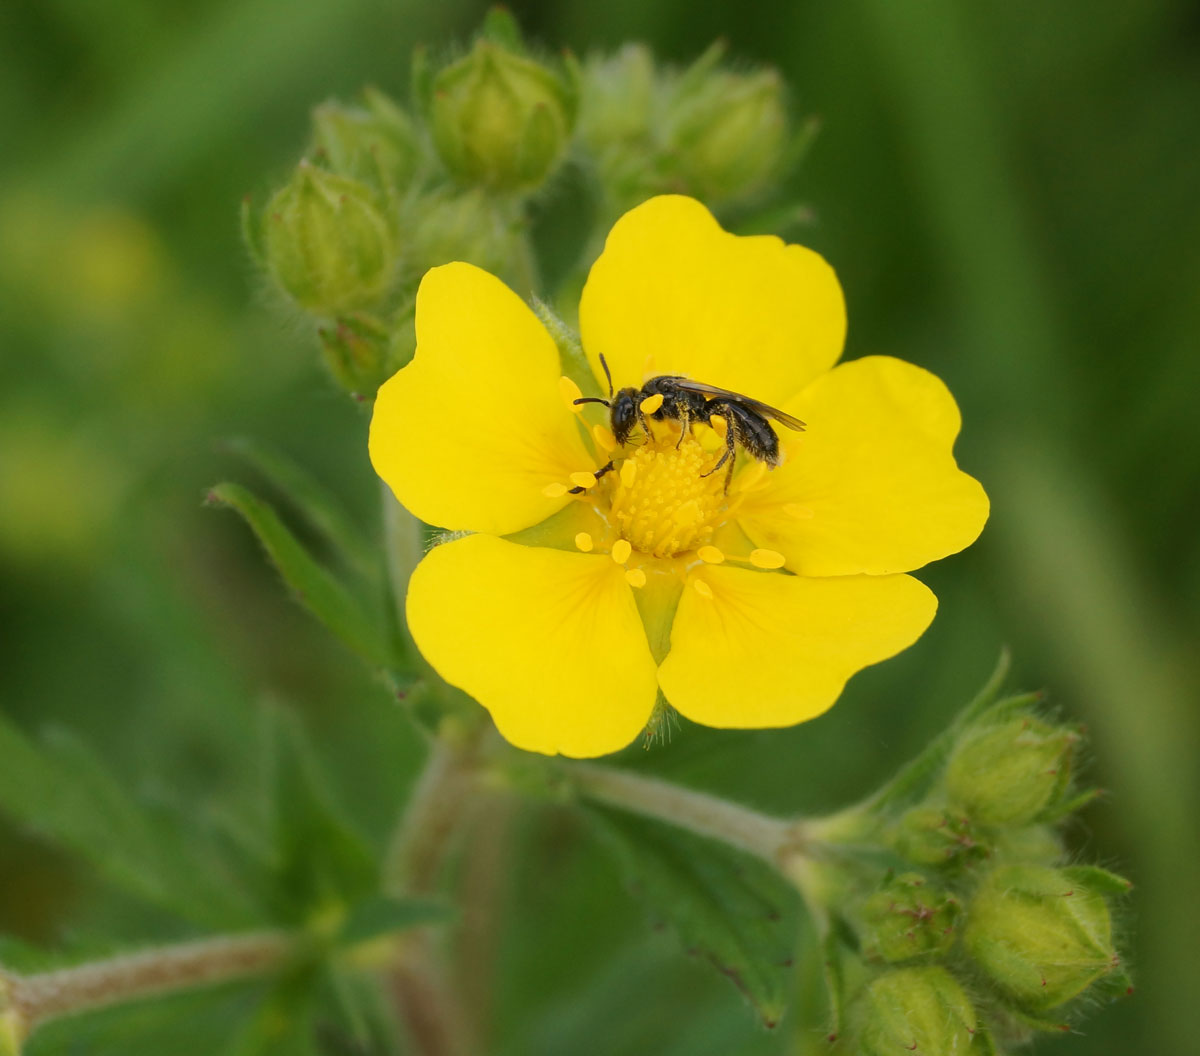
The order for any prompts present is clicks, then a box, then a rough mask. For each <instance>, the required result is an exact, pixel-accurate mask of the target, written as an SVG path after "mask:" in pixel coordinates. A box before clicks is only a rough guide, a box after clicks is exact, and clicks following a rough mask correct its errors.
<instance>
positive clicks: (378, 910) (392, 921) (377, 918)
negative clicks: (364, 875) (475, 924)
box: [338, 895, 454, 946]
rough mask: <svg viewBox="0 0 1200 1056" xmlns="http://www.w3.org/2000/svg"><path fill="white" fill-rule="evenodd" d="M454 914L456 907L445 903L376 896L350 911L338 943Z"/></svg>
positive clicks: (364, 939)
mask: <svg viewBox="0 0 1200 1056" xmlns="http://www.w3.org/2000/svg"><path fill="white" fill-rule="evenodd" d="M453 917H454V912H453V910H452V909H451V908H450V907H449V906H448V905H446V904H445V903H444V902H435V901H433V900H431V899H416V898H391V897H389V896H387V895H375V896H373V897H370V898H367V899H364V900H363V901H362V902H359V903H358V905H356V906H355V907H354V908H353V909H352V910H351V911H350V914H349V916H347V918H346V921H345V923H344V924H343V925H342V928H341V931H340V932H339V933H338V943H339V944H340V945H342V946H354V945H357V944H358V943H360V942H369V941H370V940H371V939H377V938H379V937H380V936H382V935H391V934H393V933H394V932H397V931H405V930H407V929H408V928H415V927H419V926H420V925H422V924H444V923H446V922H447V921H449V920H451V919H453Z"/></svg>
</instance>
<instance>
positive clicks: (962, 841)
mask: <svg viewBox="0 0 1200 1056" xmlns="http://www.w3.org/2000/svg"><path fill="white" fill-rule="evenodd" d="M891 842H892V845H893V847H894V848H895V850H896V852H897V853H898V854H899V855H900V856H901V857H902V858H906V859H907V860H908V861H910V862H912V863H913V864H914V865H940V866H953V867H961V866H964V865H969V864H970V863H972V862H976V861H980V860H981V859H984V858H987V857H988V855H989V854H990V850H989V848H988V846H987V845H986V844H983V843H980V842H979V840H978V838H977V836H976V834H975V833H974V832H973V831H972V828H971V823H970V820H969V819H967V818H965V817H963V815H962V813H961V812H958V811H953V810H949V809H947V808H945V807H913V808H912V809H911V810H909V811H907V812H906V813H905V814H904V815H903V817H901V818H900V821H899V823H898V825H897V827H896V830H895V832H894V833H893V836H892V841H891Z"/></svg>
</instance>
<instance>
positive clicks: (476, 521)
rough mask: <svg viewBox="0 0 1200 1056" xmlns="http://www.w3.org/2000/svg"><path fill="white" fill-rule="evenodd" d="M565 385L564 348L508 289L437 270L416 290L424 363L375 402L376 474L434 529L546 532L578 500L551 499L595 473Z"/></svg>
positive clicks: (465, 269)
mask: <svg viewBox="0 0 1200 1056" xmlns="http://www.w3.org/2000/svg"><path fill="white" fill-rule="evenodd" d="M561 376H562V370H561V368H560V365H559V358H558V349H557V348H556V347H555V345H554V341H553V340H552V339H551V337H550V335H549V334H547V333H546V330H545V328H544V327H543V326H542V324H541V323H540V322H539V321H538V319H537V316H535V315H534V314H533V312H532V311H530V309H529V308H528V307H527V306H526V305H525V303H524V302H523V301H522V300H521V299H520V298H519V297H518V296H517V295H516V294H515V293H513V292H512V290H510V289H509V288H508V287H507V286H505V285H504V283H502V282H501V281H500V280H499V279H497V278H495V277H494V276H492V275H489V274H488V273H487V272H486V271H483V270H481V269H480V268H476V267H474V266H473V265H471V264H461V263H457V264H447V265H445V266H444V267H440V268H433V269H432V270H431V271H429V272H427V273H426V275H425V277H424V278H423V279H422V280H421V287H420V289H419V290H418V291H417V353H416V356H415V357H414V359H413V361H412V362H411V363H410V364H409V365H408V366H406V367H405V368H404V369H403V370H401V371H399V372H398V373H397V374H396V375H395V376H394V377H392V378H391V379H389V380H388V381H387V382H385V383H384V385H383V386H382V387H381V388H380V390H379V394H378V396H377V397H376V399H375V414H374V417H373V418H372V419H371V438H370V452H371V463H372V465H373V466H374V467H375V472H376V473H378V474H379V475H380V476H381V477H382V478H383V479H384V480H385V481H387V483H388V485H389V486H390V487H391V489H392V491H393V492H394V493H395V495H396V498H397V499H399V501H400V503H401V504H402V505H404V506H406V507H407V508H408V509H410V510H411V511H412V512H413V513H415V514H416V515H417V516H418V517H420V518H421V520H423V521H427V522H428V523H430V524H436V525H440V526H441V527H443V528H451V529H455V530H468V531H480V532H494V533H496V534H497V535H505V534H507V533H509V532H515V531H519V530H520V529H522V528H527V527H529V526H530V525H533V524H537V523H538V522H539V521H542V520H544V519H545V518H546V517H549V516H550V515H551V514H552V513H554V512H555V511H556V510H558V509H560V508H561V507H562V506H563V505H564V504H565V503H566V502H568V501H570V500H568V499H565V498H562V497H558V498H553V499H552V498H547V497H546V496H545V495H544V494H543V493H542V489H543V488H545V487H546V485H547V484H550V483H552V482H555V481H565V480H566V479H567V476H568V474H570V473H572V472H577V471H579V470H584V469H590V468H592V467H593V466H595V460H594V459H593V458H592V457H591V456H590V455H589V454H588V453H587V450H586V449H585V448H584V446H583V442H582V440H581V439H580V436H579V429H578V426H577V425H576V422H575V418H574V415H572V414H570V413H569V411H568V410H567V409H566V407H565V406H564V403H563V396H562V393H561V390H560V388H559V379H560V378H561Z"/></svg>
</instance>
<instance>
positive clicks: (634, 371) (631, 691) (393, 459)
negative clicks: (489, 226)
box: [370, 196, 988, 757]
mask: <svg viewBox="0 0 1200 1056" xmlns="http://www.w3.org/2000/svg"><path fill="white" fill-rule="evenodd" d="M579 321H580V336H581V339H582V344H583V348H584V351H585V353H586V355H587V358H588V361H589V362H590V364H591V367H592V370H593V372H594V374H595V377H596V381H597V386H598V389H597V391H598V392H599V393H601V394H606V393H607V392H608V383H607V380H606V379H605V375H604V372H603V370H602V368H601V360H600V357H601V356H602V355H603V357H604V359H605V360H606V361H607V364H608V366H609V368H610V370H611V373H612V378H613V382H614V384H615V385H616V387H617V388H618V389H619V388H621V387H624V386H633V387H636V388H640V387H641V386H642V385H643V383H644V382H645V381H646V380H647V379H649V378H651V377H655V376H657V375H662V374H679V375H684V376H686V377H688V378H690V379H693V380H695V381H700V382H703V383H706V384H708V385H714V386H720V387H722V388H725V389H729V390H732V391H733V392H736V393H740V394H744V395H745V396H748V397H751V398H753V399H754V400H758V401H761V402H762V403H765V404H769V405H771V406H772V407H776V408H779V409H780V410H782V411H784V412H786V413H787V414H789V415H793V416H795V417H797V418H800V419H802V420H803V421H804V422H806V423H807V430H806V431H804V432H793V431H791V430H789V429H785V428H777V430H776V431H777V432H778V433H779V442H780V447H781V454H782V464H781V465H779V466H778V467H777V468H773V469H772V468H770V467H769V466H768V465H766V464H765V463H764V462H762V461H759V460H757V459H755V458H753V457H751V456H750V455H748V454H747V453H745V452H740V453H739V455H738V457H737V460H736V463H735V469H734V472H733V475H732V477H731V478H729V479H728V480H727V477H726V473H725V470H724V469H721V470H720V471H719V472H709V471H710V470H712V469H713V467H714V466H715V465H716V464H717V460H718V459H719V458H720V456H721V454H722V452H723V451H724V441H723V439H722V437H721V435H720V432H721V430H722V426H723V425H724V422H723V420H722V419H720V418H719V417H714V419H713V422H712V424H711V425H707V424H692V425H691V426H690V428H688V429H687V430H686V432H681V430H680V428H679V425H678V423H676V422H673V421H670V420H664V421H655V420H653V419H652V418H651V419H650V420H649V421H648V425H649V433H648V435H647V434H644V433H643V431H642V430H641V429H640V428H639V429H637V430H636V431H635V434H634V435H633V436H632V437H631V439H630V441H629V442H628V443H627V444H625V445H617V444H616V442H615V440H614V438H613V435H612V432H611V430H610V429H609V428H608V419H607V417H606V414H607V412H606V411H605V410H604V408H603V407H600V406H597V405H594V404H592V405H578V404H576V403H575V402H574V400H575V399H576V398H577V397H578V396H579V395H580V390H579V387H578V386H577V385H576V383H575V382H573V381H571V380H570V379H569V378H566V377H564V376H563V367H562V365H561V363H560V358H559V353H558V349H557V346H556V345H555V342H554V340H553V339H552V338H551V336H550V334H549V333H548V332H547V331H546V329H545V328H544V327H543V325H542V324H541V322H540V321H539V320H538V318H537V316H536V315H535V314H534V312H533V311H532V310H531V309H530V308H529V307H528V306H527V305H526V304H525V303H524V302H523V301H522V300H521V299H520V298H519V297H518V296H517V295H516V294H515V293H513V292H512V291H511V290H510V289H509V288H508V287H507V286H505V285H504V284H503V283H502V282H500V280H499V279H496V278H494V277H493V276H491V275H489V274H488V273H487V272H484V271H482V270H480V269H479V268H476V267H473V266H471V265H469V264H461V263H458V264H447V265H445V266H444V267H439V268H434V269H433V270H431V271H430V272H429V273H428V274H426V276H425V278H424V279H423V280H422V282H421V287H420V290H419V292H418V294H417V316H416V322H417V352H416V356H415V358H414V359H413V361H412V363H410V364H409V365H408V366H406V367H405V368H404V369H403V370H401V371H400V372H399V373H397V374H396V375H395V376H394V377H393V378H392V379H391V380H389V381H388V382H387V383H386V384H384V386H383V387H382V388H381V389H380V391H379V395H378V398H377V400H376V403H375V413H374V418H373V420H372V423H371V437H370V452H371V460H372V463H373V464H374V466H375V469H376V471H377V472H378V473H379V475H380V476H381V477H382V478H383V479H384V480H385V481H386V482H387V483H388V485H389V486H390V487H391V489H392V491H393V492H394V493H395V496H396V498H397V499H398V500H399V501H400V502H401V503H402V504H403V505H404V506H406V507H407V508H408V509H409V510H411V511H412V512H413V513H414V514H415V515H416V516H418V517H420V518H421V519H422V520H424V521H426V522H428V523H430V524H433V525H437V526H439V527H442V528H445V529H448V530H450V531H452V532H454V533H460V532H462V533H469V534H466V535H463V536H460V537H457V538H453V539H451V540H450V541H448V542H445V543H442V544H441V545H439V546H436V547H434V548H433V550H431V551H430V553H429V554H427V555H426V557H425V558H424V560H422V561H421V563H420V565H418V567H417V569H416V571H415V572H414V573H413V576H412V580H411V582H410V584H409V591H408V598H407V614H408V622H409V626H410V628H411V631H412V635H413V638H414V640H415V641H416V643H417V645H418V647H419V648H420V649H421V652H422V653H423V654H424V655H425V657H426V659H427V660H428V661H429V662H430V664H432V665H433V667H434V668H435V669H436V670H437V671H438V673H439V674H440V675H441V676H442V677H443V678H445V679H446V681H447V682H449V683H451V684H452V685H455V686H458V687H460V688H461V689H463V690H465V691H466V692H467V693H469V694H471V696H473V697H474V698H475V699H477V700H478V701H479V702H480V703H481V704H482V705H483V706H484V707H486V708H487V709H488V710H489V711H490V712H491V715H492V718H493V719H494V720H495V723H496V726H497V728H498V729H499V730H500V732H501V733H502V734H503V735H504V736H505V737H506V738H507V739H508V740H509V741H511V742H512V743H513V744H515V745H517V746H518V747H521V748H525V749H528V750H530V751H537V752H545V753H556V752H557V753H562V754H563V755H569V756H577V757H582V756H596V755H602V754H604V753H606V752H612V751H615V750H617V749H619V748H622V747H624V746H625V745H627V744H629V743H630V742H631V741H632V740H633V739H634V738H636V737H637V735H638V733H639V732H640V731H641V730H642V729H644V728H645V726H646V724H647V722H648V720H649V719H650V717H651V715H652V712H653V710H654V707H655V702H656V699H657V696H658V694H659V692H660V691H661V693H662V695H663V696H664V697H665V699H666V700H667V701H668V702H669V703H670V704H671V705H672V706H673V707H675V708H676V709H677V710H678V711H679V712H680V713H682V714H683V715H685V716H686V717H688V718H689V719H692V720H694V721H695V722H699V723H702V724H704V725H707V726H717V727H730V728H753V727H778V726H789V725H792V724H795V723H798V722H803V721H804V720H806V719H811V718H813V717H814V716H816V715H819V714H821V713H822V712H823V711H825V710H826V709H827V708H829V707H830V705H832V704H833V703H834V701H835V700H837V698H838V696H839V694H840V693H841V691H842V688H843V686H844V685H845V683H846V681H847V679H849V678H850V676H851V675H853V674H854V673H855V672H856V671H859V670H861V669H862V668H864V667H866V666H868V665H870V664H874V663H877V662H879V661H881V660H884V659H886V658H887V657H890V656H892V655H894V654H895V653H897V652H899V651H900V650H902V649H905V648H907V647H908V646H909V645H911V644H912V643H913V642H914V641H916V639H917V638H918V637H920V635H921V634H922V633H923V632H924V630H925V629H926V627H928V626H929V623H930V621H931V620H932V619H933V615H934V612H935V610H936V608H937V599H936V598H935V597H934V595H933V594H932V593H931V592H930V591H929V589H928V588H927V587H925V586H924V585H923V584H921V583H920V582H919V581H917V580H916V579H914V578H912V577H911V576H909V575H905V574H904V573H906V572H910V571H912V570H914V569H917V568H920V567H921V566H922V565H925V564H926V563H928V562H930V561H934V560H937V559H938V558H941V557H945V556H946V555H948V554H952V553H955V552H957V551H958V550H961V549H962V548H963V547H965V546H968V545H969V544H970V543H971V542H973V541H974V540H975V538H976V537H977V536H978V535H979V533H980V531H981V530H982V528H983V524H984V522H985V521H986V519H987V514H988V500H987V496H986V495H985V494H984V491H983V489H982V488H981V487H980V485H979V483H978V482H977V481H975V480H974V479H973V478H971V477H969V476H968V475H966V474H965V473H963V472H961V471H960V470H959V469H958V467H957V465H956V463H955V461H954V457H953V455H952V453H951V449H952V446H953V443H954V439H955V437H956V435H957V434H958V430H959V425H960V418H959V413H958V408H957V406H956V405H955V402H954V399H953V397H952V396H951V395H950V393H949V392H948V391H947V389H946V387H945V386H944V385H943V384H942V383H941V381H939V380H938V379H937V378H936V377H934V376H933V375H932V374H930V373H929V372H927V371H925V370H922V369H921V368H919V367H915V366H912V365H911V364H908V363H904V362H902V361H900V360H897V359H891V358H888V357H884V356H870V357H866V358H863V359H857V360H853V361H851V362H847V363H842V364H841V365H838V366H835V363H837V360H838V358H839V356H840V355H841V351H842V344H843V340H844V338H845V330H846V315H845V305H844V302H843V298H842V291H841V287H840V286H839V284H838V281H837V278H836V277H835V275H834V273H833V270H832V269H831V268H830V267H829V265H828V264H826V263H825V261H824V260H823V259H822V258H821V257H820V256H819V255H818V254H816V253H814V252H812V251H811V250H808V249H805V248H803V247H802V246H794V245H786V244H785V243H783V242H782V241H781V240H780V239H778V238H774V237H770V236H755V237H738V236H735V235H731V234H729V233H727V232H725V231H723V230H722V229H721V228H720V226H719V225H718V224H717V222H716V220H714V219H713V217H712V215H711V214H710V213H709V212H708V210H707V209H705V208H704V206H703V205H701V204H700V203H699V202H696V201H694V200H692V199H689V198H683V197H677V196H666V197H660V198H654V199H651V200H650V201H648V202H646V203H644V204H643V205H641V206H638V207H637V208H636V209H634V210H632V211H631V212H629V213H627V214H626V215H625V216H624V217H622V218H621V219H620V220H619V221H618V222H617V224H616V225H615V226H614V228H613V229H612V231H611V233H610V234H609V236H608V241H607V243H606V245H605V248H604V252H603V253H602V254H601V256H600V258H599V259H598V260H597V261H596V263H595V265H594V266H593V267H592V270H591V273H590V275H589V277H588V281H587V285H586V286H585V288H584V291H583V298H582V301H581V303H580V308H579ZM652 407H653V404H651V405H650V406H649V407H648V409H652ZM610 461H611V462H612V464H613V468H612V470H611V471H609V472H606V473H603V474H602V475H600V476H599V477H597V471H599V470H601V469H602V468H603V467H605V466H606V465H607V464H608V463H609V462H610Z"/></svg>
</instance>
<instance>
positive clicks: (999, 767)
mask: <svg viewBox="0 0 1200 1056" xmlns="http://www.w3.org/2000/svg"><path fill="white" fill-rule="evenodd" d="M1078 740H1079V735H1078V734H1077V733H1076V732H1075V731H1074V730H1070V729H1065V728H1063V727H1058V726H1051V725H1049V724H1048V723H1045V722H1042V721H1041V720H1040V719H1037V718H1034V717H1033V716H1031V715H1024V716H1017V717H1016V718H1013V719H1010V720H1008V721H1007V722H1004V723H1001V724H1000V725H997V726H984V727H982V728H980V729H976V730H973V731H971V732H969V733H967V734H966V736H964V737H963V739H962V740H961V741H960V742H959V744H958V745H957V747H956V748H955V749H954V752H953V754H952V755H951V756H950V762H949V763H948V764H947V767H946V793H947V795H948V796H949V798H950V800H951V802H952V803H954V804H955V805H958V806H961V807H962V808H963V810H964V811H966V812H967V813H968V814H970V815H971V817H972V818H973V819H974V820H975V821H977V822H979V823H980V824H982V825H995V826H1009V825H1011V826H1020V825H1024V824H1026V823H1028V822H1031V821H1034V820H1036V819H1037V818H1038V816H1039V815H1041V814H1043V813H1045V812H1046V811H1047V810H1049V809H1050V808H1052V807H1053V806H1055V805H1056V804H1057V803H1059V802H1061V801H1062V799H1063V798H1064V796H1065V794H1066V791H1067V788H1068V787H1069V784H1070V780H1071V762H1072V757H1073V755H1074V752H1075V745H1076V743H1077V742H1078Z"/></svg>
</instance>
